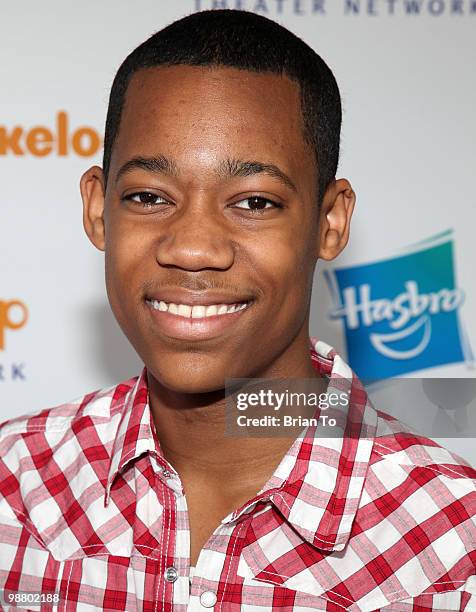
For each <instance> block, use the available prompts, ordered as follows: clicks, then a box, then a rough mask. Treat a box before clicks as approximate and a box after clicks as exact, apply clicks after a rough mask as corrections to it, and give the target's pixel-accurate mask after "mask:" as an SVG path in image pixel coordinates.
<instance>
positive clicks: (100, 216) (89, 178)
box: [80, 166, 106, 251]
mask: <svg viewBox="0 0 476 612" xmlns="http://www.w3.org/2000/svg"><path fill="white" fill-rule="evenodd" d="M80 189H81V197H82V199H83V226H84V230H85V232H86V234H87V235H88V238H89V240H91V242H92V243H93V244H94V246H95V247H96V248H97V249H99V250H100V251H104V249H105V243H106V234H105V226H104V197H105V189H104V174H103V171H102V168H100V167H99V166H92V167H91V168H89V170H86V172H85V173H84V174H83V176H82V177H81V181H80Z"/></svg>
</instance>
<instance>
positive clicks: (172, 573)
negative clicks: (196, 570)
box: [164, 567, 178, 582]
mask: <svg viewBox="0 0 476 612" xmlns="http://www.w3.org/2000/svg"><path fill="white" fill-rule="evenodd" d="M164 578H165V580H167V582H175V581H176V580H177V578H178V572H177V570H176V569H175V567H168V568H167V569H166V570H165V572H164Z"/></svg>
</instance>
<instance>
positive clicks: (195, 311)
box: [192, 306, 206, 319]
mask: <svg viewBox="0 0 476 612" xmlns="http://www.w3.org/2000/svg"><path fill="white" fill-rule="evenodd" d="M205 311H206V306H194V307H193V308H192V319H201V318H202V317H204V316H205Z"/></svg>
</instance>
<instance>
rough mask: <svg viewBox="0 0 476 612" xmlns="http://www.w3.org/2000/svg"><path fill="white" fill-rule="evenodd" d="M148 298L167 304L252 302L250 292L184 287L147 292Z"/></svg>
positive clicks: (204, 304) (189, 304)
mask: <svg viewBox="0 0 476 612" xmlns="http://www.w3.org/2000/svg"><path fill="white" fill-rule="evenodd" d="M145 297H146V300H150V301H154V300H155V301H157V302H165V303H166V304H176V305H179V304H184V305H188V306H211V305H212V304H217V305H218V304H228V305H230V304H241V303H243V302H250V301H252V300H253V296H252V295H250V294H231V293H225V292H222V291H185V290H184V289H173V288H170V289H161V290H159V291H157V292H151V293H150V294H147V295H146V296H145Z"/></svg>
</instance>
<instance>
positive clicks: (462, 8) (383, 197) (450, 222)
mask: <svg viewBox="0 0 476 612" xmlns="http://www.w3.org/2000/svg"><path fill="white" fill-rule="evenodd" d="M209 8H243V9H247V10H254V11H256V12H259V13H261V14H264V15H266V16H268V17H270V18H272V19H275V20H277V21H279V22H280V23H282V24H283V25H285V26H286V27H288V28H289V29H291V30H292V31H294V32H295V33H296V34H297V35H299V36H301V37H302V38H303V39H304V40H305V41H306V42H308V43H309V44H310V45H311V46H312V47H313V48H314V49H315V50H316V51H317V52H318V53H319V54H320V55H321V56H322V57H323V58H324V59H325V60H326V61H327V62H328V63H329V65H330V66H331V68H332V69H333V71H334V73H335V75H336V78H337V81H338V83H339V86H340V89H341V94H342V99H343V109H344V118H343V132H342V153H341V163H340V166H339V172H338V175H339V176H345V177H346V178H348V179H349V180H350V181H351V182H352V184H353V186H354V189H355V191H356V192H357V208H356V211H355V214H354V220H353V228H352V236H351V240H350V244H349V246H348V248H347V249H346V251H345V253H344V254H343V255H342V256H341V257H340V258H339V260H338V261H336V262H333V263H332V264H331V265H330V266H327V268H328V269H329V270H331V271H332V270H334V269H335V268H347V267H350V266H356V265H359V266H360V264H367V263H374V262H380V261H382V260H387V259H392V258H395V257H398V256H399V255H400V256H401V255H402V253H407V252H408V250H406V249H407V247H408V246H409V245H412V244H415V243H421V242H422V241H424V240H426V239H428V238H431V237H433V236H435V235H438V234H441V233H442V232H445V231H447V230H452V234H451V237H450V238H449V239H448V240H449V241H450V242H451V245H452V248H453V257H454V260H453V262H452V266H453V269H454V271H455V274H456V279H455V283H456V284H457V287H459V288H461V289H460V292H461V295H462V296H463V297H464V300H463V299H462V300H460V302H462V303H459V304H458V308H457V312H456V310H455V311H453V315H457V319H458V320H457V324H458V329H459V331H460V332H461V334H460V336H458V338H457V339H454V341H453V340H451V342H450V339H451V338H453V336H454V334H455V329H456V327H455V325H456V323H455V321H456V319H454V320H453V319H450V318H449V316H450V315H448V316H447V317H446V319H444V318H443V315H442V314H441V313H439V311H438V312H433V313H430V314H429V315H428V313H427V315H428V316H427V315H425V314H423V315H422V317H421V318H420V319H418V316H419V315H420V314H421V313H415V312H412V317H413V319H412V320H415V322H416V323H417V324H418V325H419V324H420V323H419V322H421V323H422V325H423V324H424V326H423V327H422V330H423V331H422V332H420V331H418V330H417V331H415V335H417V334H419V333H426V332H428V329H430V328H428V325H429V324H431V323H432V322H433V327H432V328H431V329H430V332H429V333H430V335H431V333H433V336H431V342H430V344H429V345H428V346H425V347H424V346H423V345H424V342H425V336H422V337H421V342H420V340H419V339H418V338H416V340H414V343H415V342H416V344H417V345H418V346H419V347H420V348H421V351H420V353H421V354H420V356H419V359H420V361H414V362H413V361H411V360H408V359H405V358H403V357H397V359H396V360H395V363H394V364H393V365H396V366H398V367H401V375H403V376H412V377H416V376H421V377H425V378H428V377H433V378H434V377H444V376H454V377H459V378H473V379H474V370H473V369H472V364H471V355H470V346H471V344H472V345H473V346H474V345H475V338H476V322H475V320H474V317H471V315H472V314H473V313H474V312H475V305H476V281H475V279H474V259H475V248H474V236H473V233H474V226H475V221H476V213H475V207H474V205H475V191H474V181H473V177H474V167H475V162H476V152H475V145H474V143H475V142H476V125H475V120H474V109H475V108H476V81H475V80H474V78H473V77H472V74H473V72H472V71H473V70H474V67H473V59H474V57H475V54H476V32H475V26H476V3H475V2H474V1H470V0H467V1H466V0H461V1H455V0H452V1H450V0H432V1H431V0H430V1H425V0H366V1H361V2H358V1H353V2H350V1H346V0H327V1H326V0H261V1H258V0H256V1H255V0H242V1H241V2H240V1H238V0H236V1H235V0H233V1H228V2H213V1H212V0H202V1H201V2H199V1H198V0H175V1H173V2H172V1H170V2H165V1H160V0H154V1H152V0H141V1H139V2H135V3H131V2H126V1H125V0H107V1H103V2H101V3H97V2H92V0H85V1H83V2H81V3H79V2H77V3H74V4H73V3H65V2H60V1H57V0H45V1H43V2H41V3H37V2H25V1H21V0H20V1H17V2H16V3H9V5H8V8H6V7H5V6H4V7H3V14H2V20H1V22H0V49H1V57H2V61H1V62H0V79H1V83H2V101H1V113H0V169H1V170H0V172H1V193H0V264H1V268H0V270H1V276H0V420H5V419H7V418H11V417H14V416H17V415H20V414H23V413H27V412H33V411H36V410H39V409H42V408H46V407H50V406H53V405H55V404H59V403H62V402H64V401H67V400H69V399H72V398H74V397H77V396H79V395H82V394H84V393H86V392H89V391H92V390H94V389H97V388H100V387H104V386H107V385H110V384H113V383H115V382H118V381H120V380H122V379H124V378H127V377H130V376H133V375H135V374H138V373H139V372H140V369H141V367H142V364H141V362H140V360H139V358H138V357H137V355H135V353H134V351H133V349H132V348H131V347H130V346H129V345H128V342H127V340H126V339H125V338H124V337H123V336H122V333H121V332H120V330H119V328H118V326H117V324H116V322H115V320H114V318H113V316H112V314H111V312H110V309H109V306H108V303H107V298H106V293H105V288H104V272H103V267H104V259H103V258H104V256H103V254H102V253H100V252H99V251H97V250H95V249H94V247H93V246H92V245H91V244H90V243H89V241H88V240H87V238H86V236H85V234H84V232H83V228H82V216H81V215H82V210H81V201H80V197H79V187H78V183H79V178H80V176H81V174H82V172H83V171H84V170H85V169H86V168H87V167H88V166H89V165H91V164H93V163H100V160H101V150H100V149H98V139H99V138H100V137H102V132H103V127H104V120H105V115H106V109H107V99H108V94H109V89H110V85H111V83H112V80H113V77H114V74H115V71H116V70H117V68H118V66H119V64H120V63H121V61H122V60H123V59H124V57H125V56H126V55H127V54H128V53H129V52H130V51H131V50H132V49H133V48H134V47H135V46H137V45H138V44H139V43H140V42H142V41H143V40H144V39H145V38H146V37H148V36H149V35H151V34H152V33H153V32H155V31H156V30H158V29H160V28H161V27H163V26H164V25H166V24H168V23H170V22H171V21H173V20H175V19H176V18H179V17H181V16H183V15H186V14H188V13H190V12H194V11H196V10H201V9H202V10H203V9H209ZM35 128H36V129H35ZM96 149H97V151H96V152H95V153H94V150H96ZM90 153H93V154H92V155H90ZM445 240H446V241H447V242H448V240H447V239H446V238H445V237H444V238H443V242H444V241H445ZM440 242H441V240H440ZM418 248H420V247H418ZM425 248H426V247H425ZM428 257H430V259H431V258H433V259H432V261H434V264H432V265H434V271H433V272H434V274H435V278H437V277H438V274H439V271H440V263H441V262H440V260H439V259H438V258H439V255H438V254H437V253H436V251H435V252H434V253H433V252H431V253H429V254H428ZM412 261H413V264H412ZM445 262H446V263H445V264H444V265H445V266H447V265H449V261H448V260H445ZM404 264H405V266H407V267H406V270H407V272H408V274H409V275H410V276H411V275H412V274H413V268H412V265H413V266H414V268H415V269H414V273H415V274H419V275H420V276H419V278H420V284H421V283H426V282H427V281H428V282H429V280H428V279H429V278H430V277H431V278H432V279H433V272H431V271H430V272H428V270H427V269H424V268H421V262H420V263H419V262H417V260H411V261H408V262H406V263H405V262H404ZM402 265H403V264H402ZM425 265H426V264H425ZM417 268H418V269H417ZM323 269H324V266H321V265H319V266H318V271H317V272H316V278H315V287H314V293H313V301H312V324H311V334H312V335H316V336H319V337H320V338H321V339H323V340H325V341H327V342H329V343H331V344H333V345H334V346H335V347H336V348H337V349H338V350H339V351H340V352H341V353H342V354H343V356H344V357H349V351H350V348H349V346H350V345H349V342H350V340H349V338H348V337H346V333H345V332H346V329H345V321H344V318H334V319H330V318H329V313H330V311H332V310H333V309H335V304H333V303H332V300H331V292H330V289H329V286H328V283H327V282H326V281H325V279H324V278H323ZM472 269H473V273H472V272H471V270H472ZM375 273H376V276H375V279H377V280H375V279H374V283H378V282H380V281H379V280H378V278H379V274H380V275H381V276H382V275H386V273H385V270H383V269H382V270H381V271H380V272H379V270H378V269H376V270H375ZM352 274H353V272H352ZM408 274H407V277H405V279H406V280H409V279H410V276H408ZM402 278H403V277H402ZM412 278H413V277H412ZM405 279H404V280H405ZM364 281H365V279H364ZM364 281H362V279H360V280H359V282H364ZM431 282H434V283H436V285H432V286H431V287H430V289H431V290H432V291H433V290H435V291H436V289H438V288H439V289H444V290H447V289H449V288H448V287H447V286H446V285H447V284H448V283H446V285H445V283H444V282H443V280H442V281H441V283H443V284H441V283H440V285H438V282H439V281H438V279H437V280H432V281H431ZM445 282H446V281H445ZM356 283H357V280H356ZM402 283H403V281H402ZM437 285H438V286H437ZM356 286H357V285H356ZM432 287H433V288H432ZM341 288H342V286H341ZM430 289H428V288H427V291H430ZM372 290H373V291H374V293H375V292H377V293H378V287H377V285H375V286H372ZM380 290H381V291H384V292H385V291H387V293H386V294H385V296H384V295H383V294H381V295H380V296H378V297H380V298H382V297H386V298H388V299H389V300H392V299H394V298H395V296H396V295H397V294H399V293H400V292H401V291H403V290H404V287H401V288H400V289H399V290H398V291H397V289H395V291H394V292H393V294H392V289H391V288H389V287H383V285H382V287H380ZM13 301H19V302H21V303H22V304H23V305H24V307H25V308H26V309H27V311H28V319H27V320H26V322H25V324H24V325H23V326H21V327H19V328H18V329H13V326H14V324H15V322H21V318H22V315H23V312H22V310H21V308H20V307H19V306H16V307H15V306H13V305H10V302H13ZM453 315H451V316H453ZM445 316H446V315H445ZM425 317H426V318H425ZM438 317H439V318H438ZM385 323H386V324H387V323H389V321H386V322H385ZM410 323H411V321H410ZM9 325H10V327H9ZM382 325H383V323H382ZM391 329H393V330H395V329H396V328H395V327H393V328H392V327H389V328H388V329H387V331H389V330H390V331H391ZM408 329H409V328H408ZM415 329H416V328H415ZM360 330H361V331H362V330H363V331H364V332H365V331H370V328H369V329H368V330H365V329H364V327H363V324H362V325H361V327H360ZM463 336H464V339H463ZM428 338H430V336H428V335H427V336H426V339H427V340H428ZM455 338H456V336H455ZM428 341H429V340H428ZM402 342H410V344H411V343H412V342H413V340H412V337H407V339H406V340H402ZM446 342H449V343H450V344H451V345H452V346H453V349H452V354H455V355H456V354H457V353H458V350H459V349H458V347H462V346H463V345H464V349H465V350H464V359H462V358H461V359H460V358H455V357H451V355H449V353H448V355H449V356H448V357H446V348H445V347H446V344H445V343H446ZM432 343H433V344H432ZM369 346H370V345H369ZM369 350H370V349H369ZM411 350H413V349H411ZM419 350H420V349H419ZM461 350H462V349H461ZM404 352H405V351H404ZM402 354H403V353H402ZM359 359H360V362H359ZM376 359H377V361H376V366H375V367H376V368H377V370H378V367H380V366H379V364H380V363H383V360H382V355H377V354H376ZM378 360H380V361H378ZM422 360H423V361H422ZM425 360H426V361H425ZM370 362H371V360H367V359H366V358H364V357H362V358H355V359H354V361H353V362H352V365H353V366H354V368H355V369H356V370H357V372H358V373H359V371H360V368H361V367H362V368H363V369H364V370H365V368H366V364H367V363H370ZM423 362H425V363H426V364H430V366H431V367H430V366H426V367H422V364H423V365H424V363H423ZM392 363H393V362H390V361H389V362H387V365H389V366H392ZM435 363H436V364H437V365H436V367H435V365H434V364H435ZM431 364H433V365H431ZM382 367H383V366H382ZM392 367H393V366H392ZM365 371H367V370H365ZM375 371H376V370H374V372H375ZM397 374H398V372H397ZM382 376H384V370H382ZM381 408H382V409H385V407H384V406H381ZM447 446H450V447H451V448H453V449H454V450H456V451H457V452H459V453H460V454H462V455H463V456H465V457H467V458H468V459H470V460H471V461H472V462H473V463H476V450H475V448H474V447H475V446H476V445H475V444H474V440H472V439H469V438H465V439H463V438H460V439H456V438H455V439H451V440H448V441H447Z"/></svg>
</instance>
